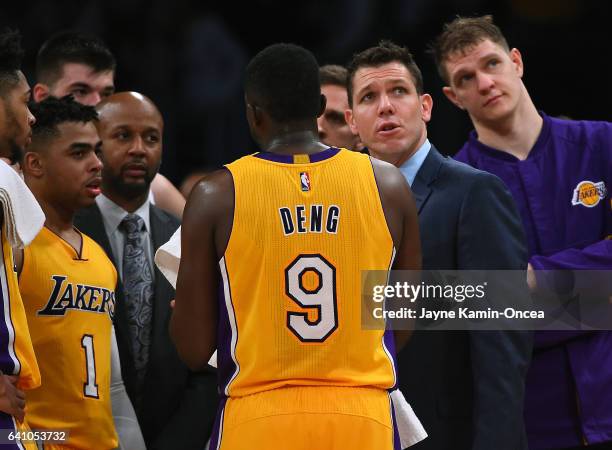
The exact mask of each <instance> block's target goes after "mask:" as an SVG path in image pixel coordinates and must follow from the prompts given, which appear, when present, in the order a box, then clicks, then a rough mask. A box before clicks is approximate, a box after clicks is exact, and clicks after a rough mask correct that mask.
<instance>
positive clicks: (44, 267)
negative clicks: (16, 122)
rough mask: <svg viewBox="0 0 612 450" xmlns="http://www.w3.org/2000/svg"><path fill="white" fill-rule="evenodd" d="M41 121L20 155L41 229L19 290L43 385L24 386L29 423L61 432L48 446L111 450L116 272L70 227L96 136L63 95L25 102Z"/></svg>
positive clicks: (86, 201)
mask: <svg viewBox="0 0 612 450" xmlns="http://www.w3.org/2000/svg"><path fill="white" fill-rule="evenodd" d="M32 111H33V113H34V114H35V115H36V116H37V117H38V118H39V120H38V121H37V123H36V125H35V126H34V127H33V128H32V131H33V134H32V143H31V145H30V147H29V148H28V151H27V152H26V154H25V156H24V158H23V164H22V168H23V172H24V176H25V181H26V184H27V185H28V186H29V188H30V189H31V191H32V192H33V193H34V195H35V197H36V198H37V200H38V202H39V203H40V205H41V207H42V209H43V211H44V212H45V216H46V221H45V227H44V228H43V230H42V231H41V232H40V233H39V235H38V236H37V237H36V239H34V241H33V242H32V244H31V245H30V246H28V247H27V248H26V249H25V250H24V251H23V253H22V254H21V255H20V256H21V257H20V258H17V268H18V271H19V272H20V275H19V287H20V289H21V292H22V296H23V302H24V305H25V308H26V314H27V318H28V325H29V327H30V333H31V336H32V342H33V344H34V349H35V351H36V354H37V356H38V361H39V367H40V371H41V377H42V385H41V387H40V388H38V389H34V390H32V391H31V392H30V393H28V422H29V424H30V427H31V428H32V429H35V430H41V431H45V430H64V431H66V432H67V435H66V437H67V440H66V441H65V442H56V443H47V442H44V448H45V449H47V448H50V449H64V448H66V449H68V448H70V449H88V450H89V449H97V450H98V449H99V450H105V449H112V448H115V447H117V445H118V441H117V436H116V434H115V428H114V424H113V417H112V412H111V404H110V343H111V330H112V317H113V314H114V310H115V286H116V283H117V273H116V271H115V268H114V266H113V265H112V263H111V262H110V260H109V259H108V257H107V256H106V254H105V252H104V250H102V248H101V247H99V246H98V244H96V243H95V242H94V241H93V240H92V239H90V238H89V237H87V236H86V235H83V234H81V233H80V232H79V231H78V230H77V229H75V228H74V226H73V216H74V213H75V212H76V210H78V209H79V208H83V207H85V206H88V205H90V204H92V203H93V202H94V199H95V197H96V196H97V195H98V194H99V193H100V183H101V178H100V176H101V169H102V163H101V162H100V160H99V159H98V157H97V155H96V153H97V152H98V151H99V149H100V145H101V144H100V138H99V137H98V133H97V131H96V128H95V126H94V123H93V121H94V120H95V119H96V117H97V114H96V112H95V109H94V108H93V107H91V106H84V105H81V104H79V103H77V102H75V101H74V100H73V99H72V98H71V97H64V98H62V99H56V98H52V97H50V98H48V99H46V100H44V101H43V102H41V103H38V104H36V105H33V106H32Z"/></svg>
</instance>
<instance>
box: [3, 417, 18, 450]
mask: <svg viewBox="0 0 612 450" xmlns="http://www.w3.org/2000/svg"><path fill="white" fill-rule="evenodd" d="M0 430H2V436H3V437H4V438H6V437H7V436H8V434H9V432H10V431H9V430H12V431H17V428H16V427H15V419H13V416H10V415H8V414H6V413H4V412H2V411H0ZM23 448H24V446H23V444H17V443H16V442H14V443H11V444H9V443H4V444H0V449H2V450H23Z"/></svg>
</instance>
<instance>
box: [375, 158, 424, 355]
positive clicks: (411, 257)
mask: <svg viewBox="0 0 612 450" xmlns="http://www.w3.org/2000/svg"><path fill="white" fill-rule="evenodd" d="M371 160H372V167H373V168H374V176H375V177H376V182H377V184H378V189H379V193H380V199H381V203H382V206H383V210H384V213H385V218H386V219H387V225H388V227H389V231H390V232H391V236H392V237H393V244H394V245H395V249H396V254H395V260H394V262H393V267H392V269H393V270H408V271H414V272H410V278H411V279H410V280H404V281H409V282H412V283H418V282H419V281H420V280H418V279H417V272H418V271H420V270H421V238H420V236H419V220H418V215H417V209H416V204H415V202H414V198H413V196H412V191H411V190H410V187H409V186H408V183H407V182H406V179H405V178H404V176H403V175H402V173H401V172H400V171H399V169H397V168H396V167H395V166H393V165H391V164H388V163H386V162H383V161H380V160H377V159H375V158H371ZM406 320H410V319H406ZM411 322H414V321H413V320H412V321H411ZM410 327H412V323H411V324H410ZM412 331H413V330H412V329H409V330H395V332H394V334H395V346H396V349H397V351H398V352H399V351H400V350H401V348H402V347H403V346H404V345H405V344H406V343H407V342H408V340H409V339H410V336H411V335H412Z"/></svg>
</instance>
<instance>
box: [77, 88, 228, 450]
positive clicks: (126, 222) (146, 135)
mask: <svg viewBox="0 0 612 450" xmlns="http://www.w3.org/2000/svg"><path fill="white" fill-rule="evenodd" d="M96 109H97V111H98V115H99V121H98V123H97V128H98V133H99V134H100V139H101V140H102V152H101V160H102V162H103V164H104V167H103V169H102V185H101V189H102V194H101V195H99V196H98V197H97V198H96V204H95V205H93V206H91V207H90V208H87V209H85V210H83V211H81V212H80V213H79V215H78V216H77V220H76V225H77V227H79V228H80V229H81V230H82V231H83V232H85V233H87V234H88V235H89V236H91V237H92V238H94V239H95V240H96V241H97V242H98V243H99V244H100V245H101V246H102V247H103V248H104V249H105V250H106V252H107V253H108V255H109V256H110V257H111V259H112V260H113V261H114V263H115V266H116V267H117V272H118V274H119V278H120V281H121V283H120V284H121V286H119V287H118V288H117V308H116V316H115V329H116V332H117V341H118V345H119V354H120V357H121V369H122V374H123V380H124V382H125V386H126V389H127V392H128V395H129V397H130V399H131V400H132V403H133V404H134V407H135V409H136V415H137V416H138V421H139V423H140V427H141V430H142V433H143V436H144V438H145V442H146V444H147V448H149V449H176V448H181V449H192V448H193V449H201V448H203V447H204V445H205V443H206V440H207V438H208V435H209V434H210V429H211V426H212V421H213V418H214V417H213V416H214V412H215V408H216V390H215V377H214V375H213V374H212V373H194V372H190V371H189V370H188V369H187V367H186V366H185V365H184V364H183V363H182V362H181V361H180V360H179V358H178V355H177V353H176V350H175V348H174V346H173V344H172V343H171V341H170V338H169V335H168V321H169V318H170V301H171V300H172V299H173V298H174V290H173V289H172V287H171V286H170V284H169V283H168V282H167V281H166V279H165V278H164V277H163V276H162V275H161V273H160V272H159V271H158V269H156V268H155V266H154V264H153V255H154V253H155V251H156V250H157V248H158V247H159V246H160V245H162V244H164V243H165V242H166V241H168V239H169V238H170V236H171V235H172V234H173V233H174V231H175V230H176V229H177V228H178V226H179V221H178V219H176V218H175V217H173V216H171V215H170V214H167V213H165V212H164V211H162V210H161V209H159V208H157V207H155V206H154V205H152V204H151V203H150V201H149V189H150V185H151V181H152V180H153V178H154V177H155V174H156V173H157V171H158V169H159V165H160V162H161V154H162V134H163V127H164V122H163V119H162V116H161V114H160V112H159V110H158V109H157V107H156V106H155V104H154V103H153V102H152V101H151V100H150V99H148V98H147V97H145V96H143V95H141V94H139V93H136V92H121V93H117V94H113V95H111V96H109V97H108V98H106V99H104V100H103V101H102V102H101V103H99V104H98V105H97V108H96Z"/></svg>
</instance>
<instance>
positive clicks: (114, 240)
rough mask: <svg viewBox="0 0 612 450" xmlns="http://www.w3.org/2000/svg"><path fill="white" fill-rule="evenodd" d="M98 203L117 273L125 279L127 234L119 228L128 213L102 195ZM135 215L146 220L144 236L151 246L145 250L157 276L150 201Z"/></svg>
mask: <svg viewBox="0 0 612 450" xmlns="http://www.w3.org/2000/svg"><path fill="white" fill-rule="evenodd" d="M96 203H97V204H98V208H100V212H101V213H102V219H103V222H104V230H105V231H106V235H107V236H108V240H109V241H110V245H111V249H112V250H113V255H115V258H116V260H117V273H118V274H119V276H120V277H121V278H123V247H124V245H125V232H124V231H123V230H121V229H120V228H119V225H120V224H121V221H122V220H123V218H124V217H125V216H127V215H128V212H127V211H126V210H125V209H123V208H122V207H121V206H119V205H117V204H116V203H115V202H113V201H112V200H111V199H109V198H108V197H106V196H105V195H104V194H100V195H98V196H97V197H96ZM134 214H136V215H138V216H140V217H141V218H142V220H144V224H145V230H144V234H145V237H146V240H147V242H148V243H149V245H147V246H146V248H145V254H146V257H147V261H148V263H149V267H150V268H151V274H153V276H154V275H155V270H154V269H153V256H152V255H153V242H152V241H151V220H150V218H149V200H148V199H147V200H146V201H145V202H144V203H143V204H142V205H141V206H140V207H139V208H138V209H137V210H136V211H134Z"/></svg>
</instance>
